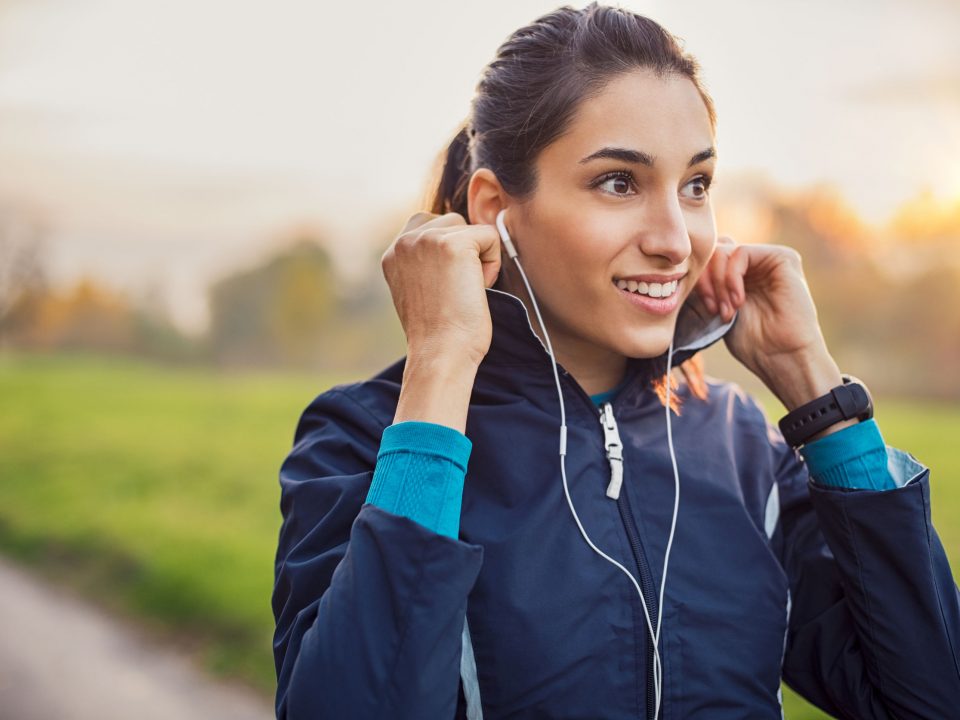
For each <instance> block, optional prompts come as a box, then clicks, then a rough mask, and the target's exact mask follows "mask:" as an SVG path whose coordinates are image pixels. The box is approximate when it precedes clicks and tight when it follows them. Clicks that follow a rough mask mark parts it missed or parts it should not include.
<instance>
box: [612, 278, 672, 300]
mask: <svg viewBox="0 0 960 720" xmlns="http://www.w3.org/2000/svg"><path fill="white" fill-rule="evenodd" d="M678 283H679V281H678V280H671V281H670V282H668V283H645V282H636V281H635V280H617V287H618V288H620V289H621V290H628V291H630V292H635V293H639V294H641V295H649V296H650V297H656V298H658V297H669V296H670V295H673V293H675V292H676V290H677V284H678Z"/></svg>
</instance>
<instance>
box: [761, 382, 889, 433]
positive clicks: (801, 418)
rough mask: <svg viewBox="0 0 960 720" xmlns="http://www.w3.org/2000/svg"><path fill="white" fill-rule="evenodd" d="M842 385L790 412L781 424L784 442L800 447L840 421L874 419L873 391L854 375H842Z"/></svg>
mask: <svg viewBox="0 0 960 720" xmlns="http://www.w3.org/2000/svg"><path fill="white" fill-rule="evenodd" d="M840 377H842V378H843V385H837V386H836V387H835V388H833V389H832V390H831V391H830V392H828V393H827V394H826V395H821V396H820V397H818V398H817V399H816V400H811V401H810V402H808V403H806V404H804V405H801V406H800V407H798V408H796V409H795V410H791V411H790V412H788V413H787V414H786V415H784V416H783V417H782V418H780V422H779V423H778V425H779V426H780V432H781V433H783V437H784V439H785V440H786V441H787V442H788V443H789V444H790V445H791V447H794V448H798V447H800V446H801V445H803V444H804V443H805V442H807V440H809V439H810V438H811V437H813V436H814V435H816V434H817V433H819V432H820V431H821V430H824V429H825V428H828V427H830V426H831V425H833V424H834V423H838V422H840V421H841V420H852V419H853V418H857V419H858V420H860V421H863V420H868V419H870V418H872V417H873V398H872V397H871V396H870V391H869V390H867V386H866V385H864V384H863V382H861V381H860V380H859V379H858V378H855V377H854V376H853V375H847V374H845V373H844V374H841V375H840Z"/></svg>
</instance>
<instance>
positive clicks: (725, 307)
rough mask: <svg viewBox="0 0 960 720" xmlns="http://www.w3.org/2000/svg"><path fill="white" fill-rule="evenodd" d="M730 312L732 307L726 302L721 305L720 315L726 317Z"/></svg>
mask: <svg viewBox="0 0 960 720" xmlns="http://www.w3.org/2000/svg"><path fill="white" fill-rule="evenodd" d="M728 312H730V306H729V305H727V303H726V301H724V302H722V303H720V314H721V315H726V314H727V313H728Z"/></svg>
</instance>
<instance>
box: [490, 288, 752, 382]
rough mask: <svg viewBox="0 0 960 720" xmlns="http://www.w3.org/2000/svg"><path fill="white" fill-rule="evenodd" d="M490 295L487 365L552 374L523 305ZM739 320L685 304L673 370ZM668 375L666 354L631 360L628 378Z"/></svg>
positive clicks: (497, 292) (497, 293) (675, 342)
mask: <svg viewBox="0 0 960 720" xmlns="http://www.w3.org/2000/svg"><path fill="white" fill-rule="evenodd" d="M486 293H487V304H488V306H489V308H490V318H491V321H492V323H493V337H492V339H491V342H490V349H489V351H488V352H487V355H486V358H485V360H484V362H487V363H489V364H493V365H532V366H542V365H543V366H546V367H547V368H551V370H552V364H551V362H550V354H549V353H548V352H547V348H546V346H545V345H544V344H543V342H542V341H541V340H540V338H539V337H538V336H537V334H536V333H535V332H534V331H533V326H532V325H531V321H530V317H529V316H528V314H527V310H526V307H525V306H524V304H523V301H521V300H520V298H518V297H517V296H516V295H514V294H512V293H508V292H506V291H504V290H497V289H494V288H486ZM738 316H739V313H735V314H734V316H733V318H731V319H730V321H729V322H724V320H723V318H722V317H721V316H720V315H713V314H711V313H709V312H708V311H707V310H706V309H705V308H704V307H703V305H702V303H696V304H694V303H692V302H689V301H687V302H685V303H684V304H683V306H682V307H681V308H680V313H679V315H678V316H677V323H676V330H675V332H674V336H673V358H672V361H671V365H672V367H677V366H678V365H680V364H681V363H682V362H684V361H685V360H688V359H689V358H691V357H693V356H694V355H695V354H697V353H698V352H699V351H701V350H703V349H705V348H707V347H709V346H710V345H713V344H714V343H715V342H717V341H718V340H719V339H720V338H722V337H723V336H724V335H725V334H726V333H727V332H728V331H729V330H730V328H732V327H733V324H734V323H735V322H736V321H737V317H738ZM534 320H536V316H534ZM557 367H558V370H559V369H560V368H561V367H562V366H561V365H560V363H557ZM666 371H667V353H666V352H664V353H663V354H662V355H660V356H658V357H656V358H628V360H627V374H628V376H631V377H632V375H633V374H636V373H640V374H642V375H643V376H644V377H646V378H653V377H656V376H658V375H663V374H664V373H666Z"/></svg>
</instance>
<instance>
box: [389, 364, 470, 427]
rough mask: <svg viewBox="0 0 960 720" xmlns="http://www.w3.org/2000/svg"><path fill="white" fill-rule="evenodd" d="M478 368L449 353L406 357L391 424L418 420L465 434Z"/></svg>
mask: <svg viewBox="0 0 960 720" xmlns="http://www.w3.org/2000/svg"><path fill="white" fill-rule="evenodd" d="M477 369H478V365H477V364H476V363H475V362H473V361H472V360H470V359H468V358H463V357H461V356H457V355H453V354H449V353H423V352H414V353H411V354H408V355H407V359H406V361H405V363H404V368H403V379H402V381H401V386H400V398H399V400H398V402H397V410H396V414H395V415H394V419H393V422H394V423H399V422H404V421H407V420H419V421H421V422H432V423H437V424H439V425H446V426H448V427H452V428H454V429H455V430H459V431H460V432H461V433H465V431H466V424H467V409H468V407H469V405H470V395H471V394H472V392H473V384H474V381H475V380H476V375H477Z"/></svg>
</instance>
